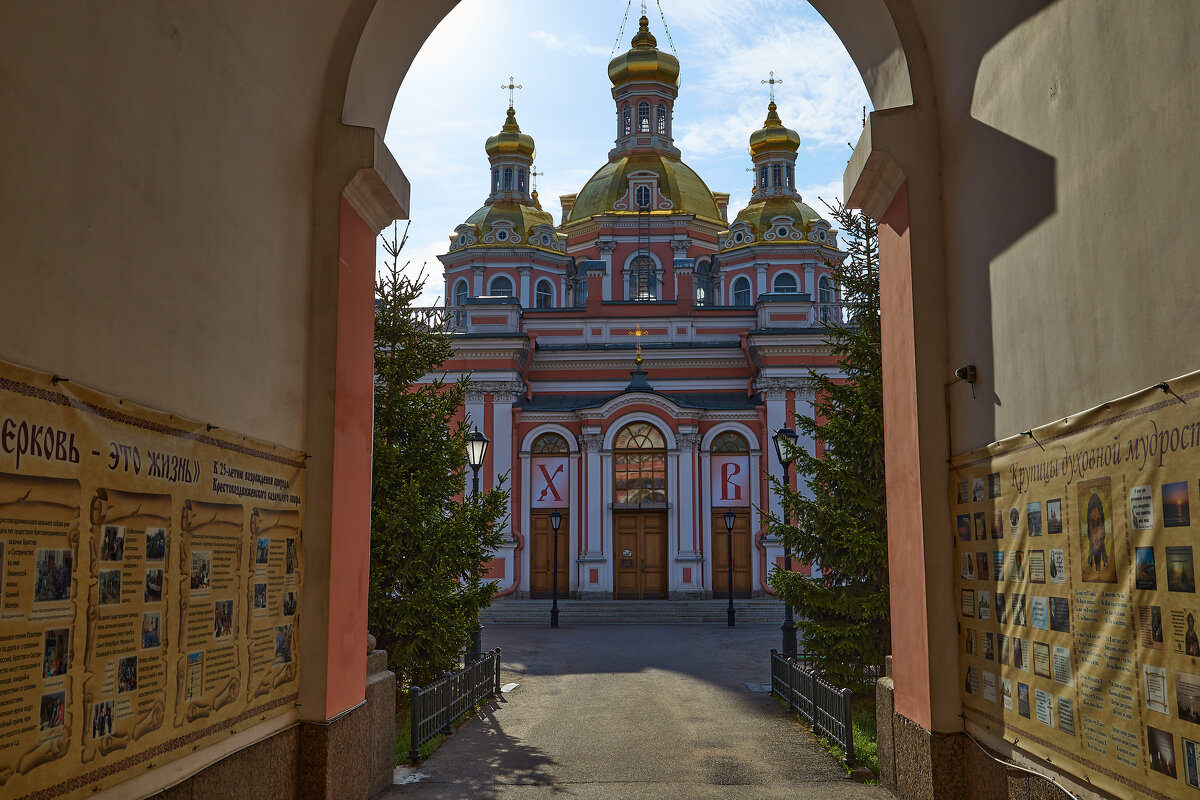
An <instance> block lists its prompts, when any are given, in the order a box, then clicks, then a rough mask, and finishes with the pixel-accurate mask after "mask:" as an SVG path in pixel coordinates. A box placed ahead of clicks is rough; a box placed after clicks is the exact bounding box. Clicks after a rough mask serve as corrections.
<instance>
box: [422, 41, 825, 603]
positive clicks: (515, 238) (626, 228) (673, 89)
mask: <svg viewBox="0 0 1200 800" xmlns="http://www.w3.org/2000/svg"><path fill="white" fill-rule="evenodd" d="M678 75H679V64H678V61H677V60H676V59H675V58H673V57H672V56H671V55H669V54H667V53H663V52H660V51H659V50H658V49H657V46H656V43H655V40H654V37H653V36H652V35H651V34H650V32H649V30H648V23H647V21H646V19H645V18H643V19H642V20H641V26H640V30H639V31H638V33H637V35H636V36H635V37H634V39H633V46H632V49H630V50H629V51H628V52H627V53H625V54H622V55H620V56H618V57H617V58H615V59H614V60H613V61H612V62H611V64H610V65H609V77H610V79H611V80H612V84H613V92H612V93H613V98H614V100H615V103H616V133H617V136H616V142H615V147H614V148H613V149H612V150H611V151H610V152H609V154H608V160H607V162H606V163H605V164H604V165H603V166H602V167H601V168H600V169H599V170H598V171H597V172H596V174H595V175H593V177H592V178H591V179H589V181H588V182H587V183H586V184H585V185H584V187H583V188H582V189H581V190H580V191H579V192H578V193H577V194H575V195H569V196H566V197H563V198H562V219H561V221H560V222H559V224H557V225H555V224H554V221H553V218H552V217H551V215H550V214H548V213H546V212H545V211H543V210H542V209H541V206H540V203H539V201H538V198H537V194H536V192H532V191H530V183H531V182H530V181H529V179H528V176H529V174H530V170H531V169H532V163H533V155H534V143H533V140H532V138H531V137H529V136H528V135H527V134H525V133H523V132H521V131H520V128H519V126H518V125H517V123H516V117H515V113H514V112H513V110H512V109H509V112H508V116H507V119H506V121H505V124H504V127H503V129H502V130H501V132H500V133H499V134H497V135H496V136H493V137H491V138H490V139H489V140H488V142H487V152H488V155H489V159H490V162H491V174H490V176H489V180H490V187H491V191H490V193H489V195H488V198H487V201H486V203H485V205H484V206H483V207H482V208H481V209H479V211H477V212H475V213H474V214H472V215H471V216H470V217H469V218H468V219H467V220H466V221H465V222H464V224H463V225H460V226H459V227H458V228H457V229H456V230H455V232H454V234H453V235H452V236H451V247H450V251H449V252H448V253H447V254H446V255H444V256H442V257H441V260H442V262H443V265H444V266H445V270H446V296H447V298H449V305H450V306H451V314H450V318H451V324H452V325H453V329H454V330H455V335H454V347H455V353H454V357H453V359H452V360H451V361H449V362H447V364H446V365H445V367H446V369H447V370H448V371H449V373H450V375H451V377H454V376H456V375H458V374H461V373H468V374H469V375H470V380H471V390H470V392H469V393H468V397H467V400H466V407H465V409H464V411H465V414H466V416H467V418H468V420H469V422H470V423H471V424H472V425H473V426H477V427H478V428H479V429H480V430H481V431H482V432H483V433H484V434H486V435H487V437H488V439H489V440H490V442H491V445H490V447H489V449H488V454H487V461H486V463H485V465H484V468H483V470H482V471H481V479H482V482H483V485H484V486H485V487H489V486H493V485H497V484H498V483H499V481H500V479H501V476H504V475H507V476H508V483H507V485H508V487H509V488H510V489H511V500H510V506H511V508H510V511H511V514H510V517H509V520H508V522H507V526H506V530H505V534H506V543H505V545H504V546H503V547H502V548H501V549H500V550H499V551H498V552H497V553H496V555H495V559H494V561H493V563H492V573H491V574H492V577H493V578H495V579H496V580H498V581H499V583H500V593H501V595H512V596H517V597H523V596H530V595H532V596H541V595H543V594H545V593H547V592H548V591H549V585H550V576H551V575H552V570H554V569H555V568H557V570H558V586H559V591H560V593H564V594H566V593H569V594H570V595H572V596H578V597H581V598H583V597H597V598H607V597H618V598H634V597H637V598H658V597H663V598H677V597H704V596H712V595H713V594H714V593H715V594H717V595H718V596H722V595H723V593H724V592H726V591H728V586H729V579H728V555H727V553H728V552H729V547H730V542H729V538H728V537H729V534H728V533H727V531H726V527H725V523H724V521H723V515H724V513H725V511H726V510H727V509H730V510H733V511H734V512H735V516H736V524H735V527H734V531H733V550H734V554H733V565H734V580H733V590H734V592H735V595H742V596H748V595H758V594H762V593H765V592H768V587H767V584H766V578H767V575H768V572H769V569H770V568H771V567H772V566H773V565H775V564H777V563H779V562H780V561H781V560H782V556H783V550H782V547H781V546H780V544H779V542H778V541H776V540H774V539H773V538H771V537H770V536H768V535H766V532H765V529H764V526H763V522H762V519H761V518H760V512H759V509H760V508H762V509H769V508H773V503H772V499H771V497H770V485H769V482H768V478H769V477H770V476H776V477H778V476H780V475H781V474H782V470H781V467H780V465H779V463H778V460H777V459H776V457H775V454H774V448H773V446H772V444H771V436H772V434H773V432H774V431H775V430H777V429H778V428H780V427H785V426H790V427H794V425H793V419H794V417H795V416H799V415H804V416H811V414H812V400H813V398H812V392H811V389H810V387H809V385H808V381H807V379H806V375H807V373H808V370H809V368H810V367H814V368H816V369H818V370H824V371H829V372H831V373H833V372H836V363H835V360H834V358H833V357H832V356H831V355H830V353H829V350H828V347H827V345H826V342H825V338H824V333H825V330H826V328H825V324H824V323H825V321H828V320H831V319H833V318H834V317H836V315H837V314H838V299H837V292H836V288H835V287H834V285H833V283H832V281H831V279H830V277H829V274H828V273H829V270H828V267H827V265H826V261H831V262H838V261H840V260H841V259H842V258H844V254H843V253H841V252H839V251H838V250H837V243H836V234H835V233H834V232H833V231H832V230H831V229H830V226H829V224H828V223H827V222H826V221H825V220H823V219H821V218H820V217H819V216H818V215H817V214H816V213H815V212H814V211H813V210H812V209H811V208H809V207H808V206H807V205H805V204H804V203H803V202H802V201H801V198H800V196H799V195H798V194H797V193H796V191H795V188H794V166H795V158H796V151H797V148H798V146H799V137H798V136H796V134H795V133H794V132H793V131H790V130H788V129H787V128H784V127H783V126H782V123H781V122H780V121H779V117H778V116H777V114H776V112H775V107H774V104H773V103H772V104H771V106H770V108H769V112H768V117H767V121H766V123H765V125H764V126H763V128H762V129H761V130H759V131H757V132H756V133H755V134H754V135H753V136H752V137H751V142H750V149H751V155H752V158H753V159H754V164H755V168H756V172H755V179H756V186H755V193H754V195H753V196H752V197H751V201H750V205H749V206H747V208H745V209H743V210H742V211H741V212H740V213H738V214H737V215H736V216H735V217H734V219H733V220H732V222H731V221H730V220H729V214H728V210H727V208H726V205H727V201H728V195H725V194H720V193H714V192H712V191H711V190H709V189H708V187H707V186H706V185H705V184H704V182H703V180H701V178H700V177H699V176H698V175H696V173H695V172H693V171H692V170H691V169H690V168H688V167H687V166H686V165H685V164H684V163H683V162H682V161H681V160H680V153H679V151H678V149H676V148H675V145H674V141H673V137H672V125H673V120H672V110H673V104H674V101H675V98H676V96H677V93H678ZM638 345H640V355H641V363H640V366H639V365H637V364H635V353H636V352H637V349H638ZM803 444H804V446H806V447H808V448H809V449H810V451H811V450H812V449H813V447H814V446H815V444H814V442H812V441H807V442H803ZM556 509H557V510H558V511H559V512H560V513H561V514H562V515H563V521H562V524H561V527H560V529H559V532H558V534H557V536H558V546H559V559H558V562H557V564H555V563H554V562H553V558H552V555H551V554H552V552H553V537H554V533H553V532H552V530H551V526H550V512H551V511H553V510H556ZM800 568H801V569H807V567H800Z"/></svg>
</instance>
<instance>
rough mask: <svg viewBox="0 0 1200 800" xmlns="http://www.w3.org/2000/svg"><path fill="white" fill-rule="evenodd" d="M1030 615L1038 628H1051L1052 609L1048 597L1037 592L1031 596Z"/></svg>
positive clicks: (1041, 629) (1044, 629)
mask: <svg viewBox="0 0 1200 800" xmlns="http://www.w3.org/2000/svg"><path fill="white" fill-rule="evenodd" d="M1029 617H1030V619H1031V620H1032V621H1033V627H1034V628H1036V629H1037V630H1039V631H1046V630H1050V611H1049V608H1048V606H1047V605H1046V598H1044V597H1042V596H1041V595H1036V594H1035V595H1033V596H1032V597H1030V598H1029Z"/></svg>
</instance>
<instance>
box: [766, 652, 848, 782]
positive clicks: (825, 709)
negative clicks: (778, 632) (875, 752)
mask: <svg viewBox="0 0 1200 800" xmlns="http://www.w3.org/2000/svg"><path fill="white" fill-rule="evenodd" d="M771 691H772V692H773V693H774V694H777V695H779V696H780V697H781V698H783V699H784V700H785V701H786V702H787V704H788V711H795V712H796V713H798V714H799V715H800V716H802V717H804V719H805V720H806V721H807V722H808V723H809V724H810V725H812V727H813V731H814V732H816V733H819V734H821V735H823V736H827V737H829V738H830V739H832V740H833V741H834V742H835V743H836V744H837V745H838V746H840V747H841V748H842V751H843V752H844V753H845V754H846V764H847V765H853V764H854V723H853V721H852V715H851V710H850V701H851V698H852V697H853V693H852V692H851V691H850V690H849V689H839V688H837V687H836V686H833V685H831V684H829V683H826V682H825V681H824V680H822V679H821V678H820V677H819V676H818V675H817V674H816V673H815V672H813V671H811V670H807V669H804V667H803V666H801V661H800V660H799V659H798V658H796V657H792V658H788V657H786V656H783V655H781V654H780V653H779V652H778V651H777V650H774V649H772V650H771Z"/></svg>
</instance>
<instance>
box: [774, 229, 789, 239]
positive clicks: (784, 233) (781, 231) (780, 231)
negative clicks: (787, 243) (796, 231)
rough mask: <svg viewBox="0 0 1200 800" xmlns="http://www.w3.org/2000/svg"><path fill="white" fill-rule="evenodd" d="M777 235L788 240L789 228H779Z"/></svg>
mask: <svg viewBox="0 0 1200 800" xmlns="http://www.w3.org/2000/svg"><path fill="white" fill-rule="evenodd" d="M775 235H776V236H782V237H783V238H785V239H786V238H787V228H782V227H781V228H778V229H777V230H776V231H775Z"/></svg>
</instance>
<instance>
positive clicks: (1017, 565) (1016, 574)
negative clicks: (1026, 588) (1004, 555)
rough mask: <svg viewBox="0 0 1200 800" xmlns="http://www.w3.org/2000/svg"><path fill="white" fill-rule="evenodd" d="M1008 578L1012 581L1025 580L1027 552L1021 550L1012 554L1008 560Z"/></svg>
mask: <svg viewBox="0 0 1200 800" xmlns="http://www.w3.org/2000/svg"><path fill="white" fill-rule="evenodd" d="M1008 579H1009V580H1010V581H1023V580H1025V553H1024V552H1023V551H1021V550H1018V551H1016V552H1015V553H1013V554H1012V558H1010V559H1009V561H1008Z"/></svg>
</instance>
